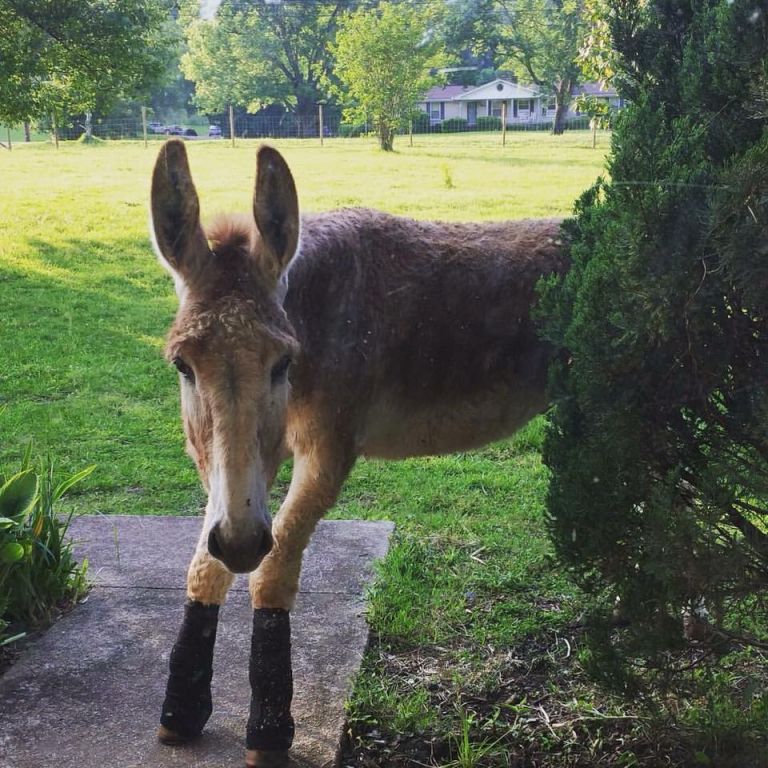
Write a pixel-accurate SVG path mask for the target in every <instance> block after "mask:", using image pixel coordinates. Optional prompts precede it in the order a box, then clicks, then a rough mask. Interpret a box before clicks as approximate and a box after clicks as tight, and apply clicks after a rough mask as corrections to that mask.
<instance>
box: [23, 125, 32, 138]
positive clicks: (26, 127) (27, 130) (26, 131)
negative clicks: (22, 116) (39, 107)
mask: <svg viewBox="0 0 768 768" xmlns="http://www.w3.org/2000/svg"><path fill="white" fill-rule="evenodd" d="M24 141H26V142H27V143H29V142H30V141H32V133H31V131H30V128H29V120H25V121H24Z"/></svg>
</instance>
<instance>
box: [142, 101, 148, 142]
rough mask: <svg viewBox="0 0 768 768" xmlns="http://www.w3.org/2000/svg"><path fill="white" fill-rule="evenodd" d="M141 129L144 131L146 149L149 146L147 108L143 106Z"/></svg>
mask: <svg viewBox="0 0 768 768" xmlns="http://www.w3.org/2000/svg"><path fill="white" fill-rule="evenodd" d="M141 129H142V131H143V132H144V149H146V148H147V108H146V107H142V108H141Z"/></svg>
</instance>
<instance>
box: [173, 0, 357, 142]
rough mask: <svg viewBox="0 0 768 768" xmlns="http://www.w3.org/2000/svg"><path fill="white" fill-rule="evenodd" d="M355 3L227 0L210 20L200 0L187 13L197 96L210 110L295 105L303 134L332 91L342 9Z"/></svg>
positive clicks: (189, 72)
mask: <svg viewBox="0 0 768 768" xmlns="http://www.w3.org/2000/svg"><path fill="white" fill-rule="evenodd" d="M353 3H354V0H335V2H334V1H333V0H331V2H320V3H316V2H291V3H287V2H286V3H270V2H265V0H225V1H224V2H223V3H222V4H221V5H220V7H219V9H218V11H217V12H216V14H215V16H214V17H213V18H211V19H203V18H199V17H198V14H197V8H198V7H199V5H198V3H197V2H196V0H195V1H194V2H193V3H192V7H193V8H194V12H193V13H191V14H190V13H189V12H187V15H186V28H187V32H186V36H187V44H188V52H187V54H186V55H185V56H184V57H183V59H182V69H183V71H184V73H185V75H186V76H187V77H188V78H189V79H190V80H193V81H194V82H195V101H196V102H197V104H198V105H199V106H200V107H201V108H202V109H203V110H205V111H206V112H221V111H223V110H224V109H225V108H226V106H227V105H229V104H236V105H239V106H244V107H247V108H248V109H249V110H251V111H256V110H258V109H260V108H262V107H264V106H266V105H269V104H274V103H279V104H283V105H284V106H285V108H286V109H288V110H292V111H295V113H296V115H297V116H298V118H299V129H300V131H302V132H303V130H304V128H308V126H310V125H314V119H315V117H314V116H315V113H316V110H317V103H318V101H320V100H321V99H325V98H326V97H327V95H328V94H327V93H326V92H325V90H324V85H323V84H324V83H325V82H326V81H327V79H328V77H329V75H330V71H331V60H330V56H329V55H328V50H327V44H328V42H329V41H331V40H332V39H333V37H334V35H335V32H336V25H337V22H338V19H339V15H340V13H341V12H342V11H343V10H345V9H347V8H350V7H351V6H352V5H353ZM302 126H304V127H302Z"/></svg>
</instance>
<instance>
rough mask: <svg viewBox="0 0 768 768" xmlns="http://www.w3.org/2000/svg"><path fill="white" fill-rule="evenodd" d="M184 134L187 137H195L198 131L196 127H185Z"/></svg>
mask: <svg viewBox="0 0 768 768" xmlns="http://www.w3.org/2000/svg"><path fill="white" fill-rule="evenodd" d="M183 135H184V136H187V137H195V136H197V131H196V130H195V129H194V128H185V129H184V133H183Z"/></svg>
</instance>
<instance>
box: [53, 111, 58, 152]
mask: <svg viewBox="0 0 768 768" xmlns="http://www.w3.org/2000/svg"><path fill="white" fill-rule="evenodd" d="M51 125H52V127H53V143H54V145H55V146H56V149H58V148H59V126H58V125H57V124H56V113H55V112H53V113H52V114H51Z"/></svg>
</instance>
